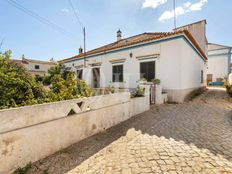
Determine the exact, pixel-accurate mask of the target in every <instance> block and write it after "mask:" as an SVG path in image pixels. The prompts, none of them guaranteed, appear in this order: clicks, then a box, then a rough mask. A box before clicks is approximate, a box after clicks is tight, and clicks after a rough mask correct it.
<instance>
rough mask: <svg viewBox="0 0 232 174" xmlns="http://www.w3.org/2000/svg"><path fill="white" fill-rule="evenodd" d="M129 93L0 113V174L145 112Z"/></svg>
mask: <svg viewBox="0 0 232 174" xmlns="http://www.w3.org/2000/svg"><path fill="white" fill-rule="evenodd" d="M148 91H149V90H146V95H145V97H139V98H133V99H131V98H130V94H129V92H122V93H116V94H110V95H102V96H95V97H89V98H83V99H75V100H68V101H61V102H55V103H48V104H41V105H34V106H26V107H20V108H14V109H7V110H1V111H0V174H6V173H10V172H12V171H13V170H15V169H16V168H18V167H23V166H25V165H26V164H28V163H29V162H34V161H37V160H39V159H42V158H44V157H46V156H48V155H51V154H53V153H55V152H57V151H59V150H61V149H64V148H66V147H68V146H70V145H72V144H74V143H76V142H78V141H80V140H83V139H85V138H87V137H89V136H92V135H94V134H96V133H98V132H101V131H103V130H105V129H107V128H110V127H112V126H114V125H116V124H118V123H120V122H122V121H125V120H127V119H129V118H130V117H132V116H134V115H136V114H139V113H142V112H144V111H146V110H148V109H149V107H150V103H149V92H148Z"/></svg>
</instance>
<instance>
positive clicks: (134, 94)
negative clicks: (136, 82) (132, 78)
mask: <svg viewBox="0 0 232 174" xmlns="http://www.w3.org/2000/svg"><path fill="white" fill-rule="evenodd" d="M144 93H145V88H141V87H140V86H137V87H136V88H135V89H134V90H133V91H132V92H131V98H135V97H144Z"/></svg>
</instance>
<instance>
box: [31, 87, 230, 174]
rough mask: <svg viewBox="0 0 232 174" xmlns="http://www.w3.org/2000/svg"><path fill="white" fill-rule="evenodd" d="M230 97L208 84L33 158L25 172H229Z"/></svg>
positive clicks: (122, 173)
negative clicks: (194, 94) (190, 96)
mask: <svg viewBox="0 0 232 174" xmlns="http://www.w3.org/2000/svg"><path fill="white" fill-rule="evenodd" d="M231 111H232V102H231V101H229V98H228V97H227V95H226V93H225V91H223V90H218V89H210V90H208V91H207V92H205V93H204V94H203V95H201V96H200V97H198V98H196V99H194V100H193V101H191V102H188V103H184V104H165V105H162V106H153V107H152V108H151V110H150V111H148V112H145V113H143V114H140V115H138V116H135V117H133V118H131V119H130V120H128V121H126V122H124V123H122V124H120V125H117V126H115V127H113V128H111V129H109V130H107V131H105V132H103V133H100V134H97V135H95V136H92V137H90V138H88V139H86V140H84V141H81V142H79V143H77V144H75V145H73V146H71V147H69V148H67V149H65V150H63V151H61V152H58V153H56V154H54V155H52V156H50V157H48V158H46V159H43V160H41V161H38V162H36V163H35V164H33V167H32V169H31V170H30V173H33V174H35V173H41V174H42V173H45V171H46V172H47V173H49V174H50V173H54V174H64V173H69V174H88V173H89V174H97V173H99V174H103V173H104V174H107V173H110V174H131V173H132V174H137V173H141V174H142V173H185V174H186V173H210V174H211V173H219V174H220V173H222V174H225V173H228V174H232V112H231Z"/></svg>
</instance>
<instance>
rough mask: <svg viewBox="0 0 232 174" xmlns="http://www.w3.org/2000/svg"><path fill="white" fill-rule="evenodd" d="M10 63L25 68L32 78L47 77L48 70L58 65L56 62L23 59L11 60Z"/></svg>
mask: <svg viewBox="0 0 232 174" xmlns="http://www.w3.org/2000/svg"><path fill="white" fill-rule="evenodd" d="M10 61H12V62H14V63H17V64H19V65H21V66H23V67H24V68H25V69H26V70H27V71H28V72H29V73H30V74H31V75H32V76H36V75H39V76H45V75H47V74H48V70H49V69H50V68H51V67H53V66H55V65H56V62H54V61H41V60H33V59H26V58H22V59H21V60H17V59H10Z"/></svg>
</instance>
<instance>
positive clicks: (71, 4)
mask: <svg viewBox="0 0 232 174" xmlns="http://www.w3.org/2000/svg"><path fill="white" fill-rule="evenodd" d="M68 2H69V4H70V6H71V8H72V10H73V13H74V15H75V17H76V19H77V22H78V23H79V25H80V26H81V28H82V31H83V41H84V66H85V67H86V56H85V53H86V30H85V27H84V26H83V25H82V22H81V20H80V18H79V16H78V14H77V11H76V10H75V8H74V6H73V3H72V0H68Z"/></svg>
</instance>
